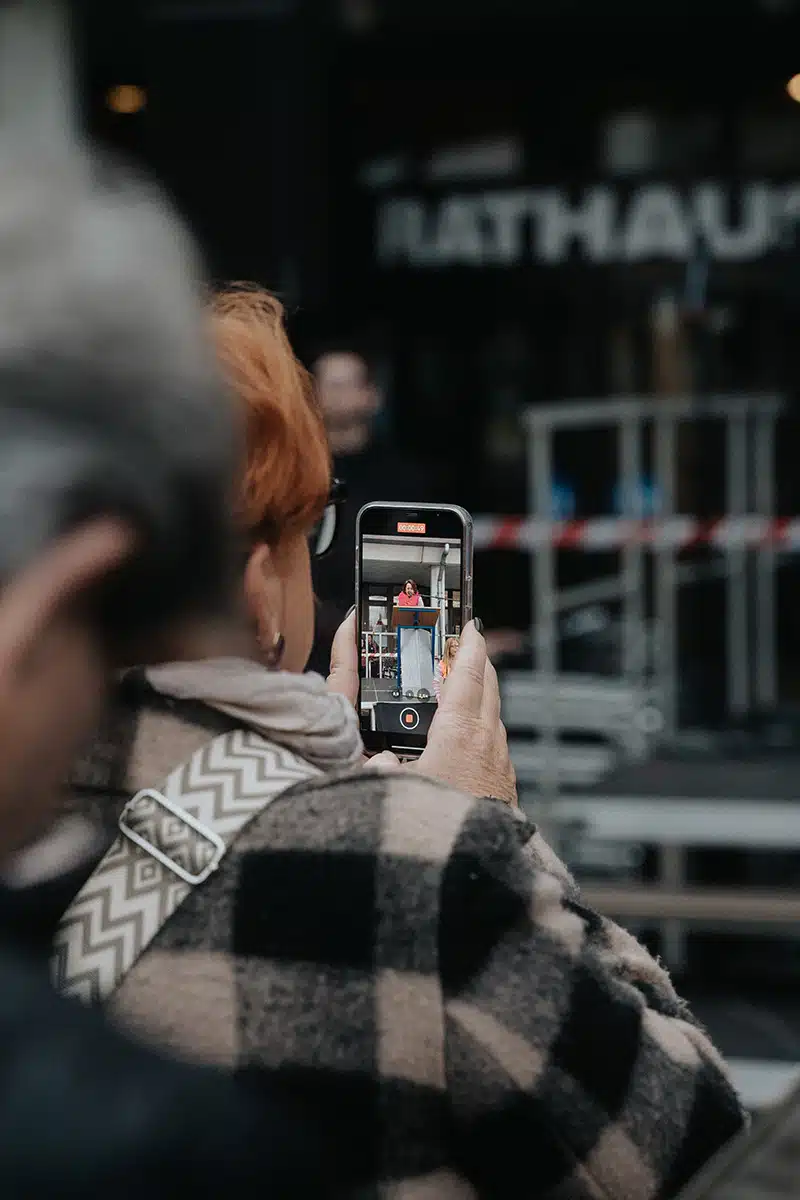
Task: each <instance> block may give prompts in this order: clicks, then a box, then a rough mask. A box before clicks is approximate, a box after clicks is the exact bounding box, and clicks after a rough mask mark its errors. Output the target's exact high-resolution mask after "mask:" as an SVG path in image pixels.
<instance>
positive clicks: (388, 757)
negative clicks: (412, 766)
mask: <svg viewBox="0 0 800 1200" xmlns="http://www.w3.org/2000/svg"><path fill="white" fill-rule="evenodd" d="M367 766H368V767H374V768H375V770H376V771H402V769H403V766H402V763H401V762H400V759H399V758H398V757H397V755H396V754H392V752H391V750H384V751H383V753H382V754H376V755H375V756H374V758H371V759H370V760H369V762H368V763H367Z"/></svg>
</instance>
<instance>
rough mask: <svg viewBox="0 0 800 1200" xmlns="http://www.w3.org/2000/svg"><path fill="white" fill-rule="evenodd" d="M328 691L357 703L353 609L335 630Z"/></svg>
mask: <svg viewBox="0 0 800 1200" xmlns="http://www.w3.org/2000/svg"><path fill="white" fill-rule="evenodd" d="M328 691H330V692H338V694H339V695H340V696H344V697H345V698H346V699H347V700H349V701H350V703H351V704H352V705H353V708H355V706H356V704H357V703H358V645H357V644H356V613H355V609H353V611H352V612H350V613H348V615H347V616H346V617H345V619H344V620H343V621H342V623H341V625H340V626H339V628H338V629H337V631H336V636H335V638H334V639H333V646H332V647H331V673H330V675H329V676H328Z"/></svg>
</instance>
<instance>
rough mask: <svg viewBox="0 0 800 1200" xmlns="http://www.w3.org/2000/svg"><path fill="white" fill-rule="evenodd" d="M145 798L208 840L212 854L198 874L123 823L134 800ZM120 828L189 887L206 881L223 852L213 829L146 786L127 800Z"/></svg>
mask: <svg viewBox="0 0 800 1200" xmlns="http://www.w3.org/2000/svg"><path fill="white" fill-rule="evenodd" d="M146 799H147V800H155V802H156V804H158V805H159V806H160V807H161V808H165V809H166V810H167V812H168V813H171V814H172V816H173V817H177V818H178V820H179V821H183V823H184V824H185V825H188V826H189V828H190V829H193V830H194V832H195V833H197V834H199V835H200V837H201V838H204V839H205V840H206V841H207V842H210V843H211V845H212V846H213V847H214V853H213V855H212V857H211V860H210V862H208V863H207V864H206V866H205V867H203V869H202V871H199V872H198V874H197V875H192V874H191V872H190V871H187V870H185V868H184V867H182V866H181V865H180V863H176V862H174V861H173V860H172V859H171V858H170V857H169V855H167V854H165V853H164V851H163V850H159V848H158V846H154V845H153V843H152V842H148V840H147V838H143V837H142V835H141V834H140V833H137V832H136V830H135V829H131V827H130V825H128V824H127V823H126V820H125V818H126V816H127V815H128V814H129V813H130V812H131V811H132V810H133V807H134V805H135V804H136V803H137V801H139V800H146ZM119 829H120V833H122V834H123V836H124V837H126V838H127V839H128V840H129V841H131V842H133V843H134V844H135V845H137V846H139V847H140V849H142V850H144V851H145V853H147V854H149V855H150V856H151V858H154V859H155V860H156V861H157V862H160V863H161V865H162V867H166V868H167V870H168V871H172V873H173V875H177V876H178V878H179V879H182V880H183V882H184V883H188V884H190V885H191V886H192V887H197V885H198V884H200V883H205V881H206V879H208V877H209V876H210V875H213V874H214V872H215V871H216V870H217V868H218V867H219V864H220V863H221V862H222V859H223V856H224V854H225V849H226V846H225V843H224V842H223V840H222V838H221V837H220V836H219V834H218V833H215V832H214V830H213V829H209V828H208V827H207V826H206V825H203V824H202V823H201V822H200V821H198V820H197V819H196V818H195V817H193V816H192V815H191V813H188V812H186V810H185V809H183V808H181V807H180V806H179V805H177V804H173V803H172V801H171V800H168V799H167V797H166V796H164V795H162V793H161V792H157V791H155V790H154V789H153V788H145V789H144V790H143V791H141V792H137V793H136V795H135V796H134V797H133V799H132V800H129V801H128V803H127V804H126V805H125V808H124V810H123V812H122V816H121V817H120V819H119Z"/></svg>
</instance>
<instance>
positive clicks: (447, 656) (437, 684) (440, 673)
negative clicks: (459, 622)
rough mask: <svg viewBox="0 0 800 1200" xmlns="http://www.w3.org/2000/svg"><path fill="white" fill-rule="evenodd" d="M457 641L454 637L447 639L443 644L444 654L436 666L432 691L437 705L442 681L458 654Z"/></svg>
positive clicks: (440, 696) (442, 685) (440, 694)
mask: <svg viewBox="0 0 800 1200" xmlns="http://www.w3.org/2000/svg"><path fill="white" fill-rule="evenodd" d="M458 647H459V640H458V638H456V637H449V638H448V639H447V641H446V642H445V644H444V654H443V655H442V657H441V659H440V660H439V662H438V663H437V664H436V672H435V674H434V676H433V691H434V694H435V696H436V700H437V703H438V701H439V700H441V698H442V688H443V687H444V681H445V680H446V679H447V676H448V675H449V674H450V671H451V670H452V667H453V663H454V662H455V660H456V655H457V654H458Z"/></svg>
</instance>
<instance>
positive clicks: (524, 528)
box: [475, 516, 800, 551]
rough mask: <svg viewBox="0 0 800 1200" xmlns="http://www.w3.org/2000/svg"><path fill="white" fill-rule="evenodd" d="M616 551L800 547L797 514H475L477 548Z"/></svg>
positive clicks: (799, 526) (790, 548)
mask: <svg viewBox="0 0 800 1200" xmlns="http://www.w3.org/2000/svg"><path fill="white" fill-rule="evenodd" d="M547 545H551V546H554V547H556V548H557V549H561V550H585V551H603V550H619V549H622V548H623V547H625V546H631V545H641V546H650V547H653V548H655V549H673V550H685V549H687V548H689V547H691V546H709V547H712V548H715V549H717V550H742V549H750V550H753V549H759V548H761V549H764V548H771V549H776V550H800V517H774V518H770V517H754V516H743V517H724V518H722V519H721V520H717V521H698V520H697V519H696V518H694V517H668V518H665V519H664V520H655V521H634V520H631V519H629V518H627V517H599V518H595V519H592V520H588V521H546V520H540V519H538V518H534V517H476V518H475V548H476V549H477V550H537V549H540V548H541V547H543V546H547Z"/></svg>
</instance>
